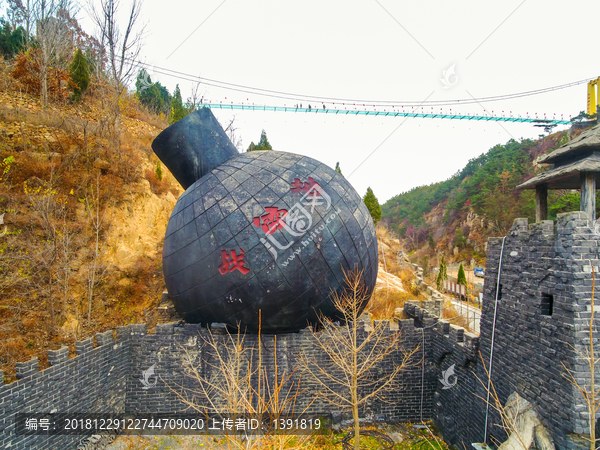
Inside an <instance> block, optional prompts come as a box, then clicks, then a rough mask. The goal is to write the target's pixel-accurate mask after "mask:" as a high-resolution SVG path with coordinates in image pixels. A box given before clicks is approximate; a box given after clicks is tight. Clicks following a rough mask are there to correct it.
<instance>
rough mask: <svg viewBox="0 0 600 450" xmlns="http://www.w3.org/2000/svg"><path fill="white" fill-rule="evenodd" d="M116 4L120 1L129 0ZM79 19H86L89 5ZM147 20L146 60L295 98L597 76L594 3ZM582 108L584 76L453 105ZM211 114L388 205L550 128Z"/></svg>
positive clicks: (254, 11) (237, 12)
mask: <svg viewBox="0 0 600 450" xmlns="http://www.w3.org/2000/svg"><path fill="white" fill-rule="evenodd" d="M121 3H122V6H123V7H125V6H127V4H128V0H121ZM124 9H126V8H124ZM80 15H81V16H83V17H82V18H83V19H84V20H85V17H84V16H85V11H82V12H81V14H80ZM142 16H143V17H142V19H143V21H144V23H146V30H147V33H146V38H145V46H144V49H143V57H144V59H145V61H146V62H148V63H149V64H153V65H156V66H159V67H166V68H169V69H172V70H177V71H180V72H184V73H188V74H193V75H197V76H201V77H205V78H210V79H215V80H220V81H225V82H229V83H236V84H240V85H246V86H252V87H256V88H262V89H270V90H277V91H284V92H290V93H296V94H304V95H313V96H322V97H329V98H331V97H339V98H350V99H368V100H398V101H399V102H401V101H416V102H421V101H423V100H425V99H427V100H443V99H464V98H470V97H471V96H473V97H476V98H480V97H489V96H494V95H502V94H510V93H517V92H523V91H530V90H536V89H541V88H545V87H550V86H556V85H561V84H565V83H569V82H573V81H578V80H583V79H586V78H592V77H597V76H600V67H599V62H600V59H599V58H598V57H597V42H598V32H597V20H598V17H600V2H598V1H597V0H596V1H592V0H589V1H585V0H577V1H576V2H565V1H547V0H525V1H523V0H508V1H502V2H500V1H495V2H490V1H483V2H482V1H456V0H455V1H423V2H416V1H410V2H409V1H393V0H361V1H356V0H352V1H348V0H346V1H341V0H340V1H337V0H302V1H286V0H278V1H276V0H252V1H248V0H225V1H223V0H202V1H199V0H195V1H192V0H178V1H177V2H164V1H158V0H145V1H144V7H143V14H142ZM88 27H89V25H86V26H85V28H86V29H89V28H88ZM452 64H455V72H456V77H457V78H455V77H451V78H450V79H449V81H450V84H453V86H452V87H450V88H446V89H445V88H444V84H443V83H442V81H441V78H443V75H442V72H443V71H444V70H445V69H448V67H450V66H451V65H452ZM152 80H153V81H156V80H158V81H160V82H161V83H163V84H164V85H166V86H167V87H168V89H169V90H170V91H171V92H173V90H174V88H175V85H176V83H179V84H180V87H181V90H182V95H183V97H184V99H185V98H186V97H187V96H189V95H190V93H191V88H192V83H190V82H188V81H182V80H177V79H176V78H172V77H167V76H164V75H160V74H155V75H154V76H153V79H152ZM200 92H201V94H202V95H204V97H205V98H207V99H212V100H213V101H223V102H225V101H227V102H231V101H233V102H235V103H238V102H241V101H244V102H245V103H248V102H250V103H252V102H254V103H256V104H268V105H283V104H287V105H288V106H289V105H293V104H295V103H298V102H294V101H292V100H281V99H274V98H265V97H261V96H257V95H250V94H244V93H239V92H233V91H225V90H223V89H217V88H213V87H210V86H207V85H201V86H200ZM225 98H227V100H225ZM302 103H304V106H306V104H308V103H312V105H313V107H314V106H315V103H314V102H310V101H306V102H302ZM398 104H400V103H398ZM585 106H586V85H585V84H581V85H579V86H576V87H571V88H568V89H564V90H560V91H555V92H552V93H547V94H541V95H537V96H529V97H525V98H520V99H513V100H510V101H503V102H493V103H487V104H485V103H484V104H483V105H477V104H472V105H465V106H462V107H455V106H452V111H453V112H454V111H460V112H470V113H481V112H482V109H483V107H485V108H486V109H488V110H489V111H492V110H493V111H494V112H496V113H498V112H500V113H501V111H505V113H508V111H512V113H513V114H527V113H529V114H533V113H536V112H537V113H538V114H542V113H547V114H548V116H549V117H552V114H554V113H555V114H557V116H560V115H561V114H563V115H564V117H566V118H568V116H569V115H577V114H578V113H579V111H581V110H584V109H585ZM437 109H438V110H439V107H437ZM448 109H449V108H445V110H446V111H447V110H448ZM215 115H216V117H217V118H218V119H219V120H220V121H221V123H222V124H226V123H228V121H229V119H230V118H231V117H232V115H235V117H236V121H235V123H236V125H237V127H238V134H239V135H240V136H241V138H242V140H243V147H244V148H247V146H248V145H249V144H250V141H254V142H257V141H258V139H259V137H260V132H261V129H265V130H266V132H267V135H268V138H269V141H270V142H271V144H272V145H273V148H274V149H275V150H283V151H288V152H294V153H299V154H303V155H308V156H310V157H313V158H316V159H318V160H320V161H322V162H324V163H325V164H328V165H329V166H331V167H334V166H335V163H336V162H337V161H339V162H340V165H341V168H342V171H343V173H344V175H346V176H347V177H349V181H350V182H351V183H352V184H353V185H354V187H355V188H356V189H357V191H358V192H359V194H360V195H364V193H365V191H366V189H367V187H368V186H371V188H372V189H373V191H374V192H375V195H376V196H377V197H378V198H379V200H380V202H381V203H383V202H385V201H386V200H388V199H389V198H391V197H393V196H394V195H396V194H399V193H401V192H404V191H407V190H409V189H411V188H413V187H415V186H420V185H423V184H429V183H433V182H437V181H442V180H445V179H447V178H448V177H450V176H451V175H453V174H454V173H455V172H456V171H457V170H459V169H461V168H462V167H463V166H464V165H465V164H466V163H467V161H468V160H469V159H471V158H473V157H476V156H478V155H480V154H481V153H484V152H486V151H487V150H488V149H489V148H490V147H492V146H494V145H495V144H498V143H505V142H506V141H508V140H509V139H510V138H511V137H514V138H515V139H520V138H521V137H523V138H527V137H529V138H535V137H537V136H538V135H539V134H540V132H541V130H540V129H539V128H535V127H533V126H532V125H531V124H510V123H497V122H475V121H468V122H467V121H456V120H440V119H435V120H432V119H416V118H412V119H405V118H399V117H397V118H392V117H372V116H368V117H365V116H359V117H357V116H332V115H324V114H306V113H304V114H303V113H273V112H245V111H244V112H241V111H236V112H231V111H229V112H224V111H215ZM564 128H565V127H564V126H563V127H562V129H564ZM558 129H561V128H560V127H559V128H557V130H558ZM373 151H374V153H373V154H372V156H370V158H368V159H367V160H366V161H364V160H365V158H366V157H367V156H368V155H369V154H371V153H372V152H373ZM363 161H364V162H363ZM350 174H351V175H350Z"/></svg>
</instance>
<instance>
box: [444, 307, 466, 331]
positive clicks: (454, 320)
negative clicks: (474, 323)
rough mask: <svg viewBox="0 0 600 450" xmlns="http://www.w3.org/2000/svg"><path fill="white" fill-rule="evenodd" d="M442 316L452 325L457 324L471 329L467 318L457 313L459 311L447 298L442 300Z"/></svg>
mask: <svg viewBox="0 0 600 450" xmlns="http://www.w3.org/2000/svg"><path fill="white" fill-rule="evenodd" d="M442 317H443V318H444V319H447V320H448V321H449V322H450V323H451V324H453V325H458V326H459V327H463V328H464V329H465V330H469V331H471V330H470V328H469V322H468V321H467V318H466V317H464V316H461V315H459V312H458V311H457V310H456V308H455V307H454V305H453V304H452V302H450V301H448V300H446V301H444V309H443V313H442Z"/></svg>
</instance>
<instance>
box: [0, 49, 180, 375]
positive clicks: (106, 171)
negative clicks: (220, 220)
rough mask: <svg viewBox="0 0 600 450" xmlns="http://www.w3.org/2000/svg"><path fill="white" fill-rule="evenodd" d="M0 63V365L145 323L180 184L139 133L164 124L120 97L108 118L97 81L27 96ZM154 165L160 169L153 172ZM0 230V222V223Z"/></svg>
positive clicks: (154, 301) (152, 315) (152, 316)
mask: <svg viewBox="0 0 600 450" xmlns="http://www.w3.org/2000/svg"><path fill="white" fill-rule="evenodd" d="M12 70H13V65H12V63H11V62H6V61H0V165H1V167H0V177H1V178H0V214H3V221H4V224H5V225H6V234H4V235H3V236H2V237H1V238H0V369H2V370H4V373H5V381H6V382H9V381H11V380H12V379H13V375H14V363H15V362H16V361H25V360H27V359H29V358H30V357H31V356H39V357H40V365H41V367H45V366H46V365H47V361H45V359H44V358H45V355H46V350H48V349H57V348H60V346H61V345H70V346H72V345H74V342H75V340H76V339H82V338H86V337H89V336H93V335H94V334H95V333H96V332H101V331H104V330H109V329H114V328H115V327H116V326H118V325H125V324H127V323H132V322H149V323H150V324H152V323H155V322H156V320H157V317H156V316H157V314H156V306H157V305H158V302H159V301H160V297H161V293H162V291H163V289H164V281H163V278H162V269H161V253H162V241H163V238H164V232H165V229H166V224H167V221H168V218H169V216H170V213H171V210H172V209H173V206H174V205H175V202H176V198H177V197H178V196H179V194H180V193H181V188H180V187H179V185H178V183H177V182H176V181H175V180H174V179H173V177H172V176H171V175H170V174H169V173H168V170H167V169H166V168H164V167H161V168H160V170H157V168H158V167H160V166H157V164H158V159H157V158H156V156H155V155H154V154H153V152H152V150H151V148H150V143H151V142H152V140H153V139H154V137H155V136H156V135H157V134H158V133H159V132H160V131H161V129H163V128H165V127H166V126H167V123H166V122H165V121H164V120H163V119H160V118H159V117H157V116H156V115H154V114H151V113H148V112H146V111H145V109H144V108H143V107H142V106H141V105H140V104H139V103H138V102H137V101H136V100H135V98H133V97H131V96H129V95H126V96H124V98H123V101H122V102H121V104H120V116H119V125H118V129H116V131H115V128H111V126H110V125H111V118H110V117H108V114H107V108H106V106H105V105H106V94H105V93H104V92H103V91H102V89H100V87H99V86H91V87H90V90H89V92H87V93H86V95H85V96H84V97H83V98H82V99H81V101H80V102H79V103H77V104H73V103H71V102H70V101H68V100H67V101H64V100H63V101H61V100H60V99H57V98H54V99H52V101H51V102H50V104H49V106H48V107H47V108H42V103H41V99H40V96H39V95H31V94H27V93H26V92H27V86H24V85H23V84H21V83H19V82H18V81H17V80H15V78H14V77H13V76H12V72H11V71H12ZM160 172H162V173H160ZM0 231H1V229H0Z"/></svg>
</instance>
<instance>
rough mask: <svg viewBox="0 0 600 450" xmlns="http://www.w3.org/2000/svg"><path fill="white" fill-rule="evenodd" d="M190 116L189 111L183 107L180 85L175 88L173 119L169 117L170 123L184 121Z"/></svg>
mask: <svg viewBox="0 0 600 450" xmlns="http://www.w3.org/2000/svg"><path fill="white" fill-rule="evenodd" d="M188 114H189V111H188V110H187V108H186V107H185V106H183V100H182V99H181V91H180V90H179V85H177V86H175V92H174V93H173V99H172V100H171V117H169V123H171V124H172V123H175V122H177V121H178V120H181V119H183V118H184V117H185V116H187V115H188Z"/></svg>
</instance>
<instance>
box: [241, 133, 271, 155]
mask: <svg viewBox="0 0 600 450" xmlns="http://www.w3.org/2000/svg"><path fill="white" fill-rule="evenodd" d="M255 150H273V147H271V144H270V143H269V140H268V139H267V132H266V131H265V130H262V132H261V133H260V141H258V144H254V142H251V143H250V145H249V146H248V150H246V151H248V152H253V151H255Z"/></svg>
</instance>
